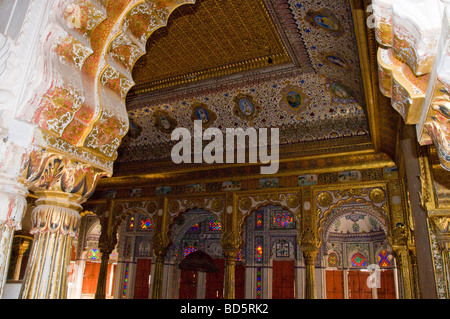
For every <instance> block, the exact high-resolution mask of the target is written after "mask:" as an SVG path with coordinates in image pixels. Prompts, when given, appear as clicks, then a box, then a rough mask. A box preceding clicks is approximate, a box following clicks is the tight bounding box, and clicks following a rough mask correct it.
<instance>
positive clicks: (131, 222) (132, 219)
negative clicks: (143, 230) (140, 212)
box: [130, 216, 134, 230]
mask: <svg viewBox="0 0 450 319" xmlns="http://www.w3.org/2000/svg"><path fill="white" fill-rule="evenodd" d="M133 228H134V217H133V216H132V217H131V218H130V230H132V229H133Z"/></svg>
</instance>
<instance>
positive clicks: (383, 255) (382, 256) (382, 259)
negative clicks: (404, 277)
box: [378, 250, 391, 267]
mask: <svg viewBox="0 0 450 319" xmlns="http://www.w3.org/2000/svg"><path fill="white" fill-rule="evenodd" d="M378 265H379V266H380V267H389V266H391V260H390V254H389V252H388V251H386V250H382V251H380V253H379V254H378Z"/></svg>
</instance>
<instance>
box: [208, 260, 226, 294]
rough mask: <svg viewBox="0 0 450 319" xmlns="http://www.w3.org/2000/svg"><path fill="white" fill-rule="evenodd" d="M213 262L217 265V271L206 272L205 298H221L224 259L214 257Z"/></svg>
mask: <svg viewBox="0 0 450 319" xmlns="http://www.w3.org/2000/svg"><path fill="white" fill-rule="evenodd" d="M214 262H215V263H216V265H217V266H218V267H219V271H218V272H213V273H211V272H209V273H206V291H205V299H223V282H224V276H225V260H224V259H214Z"/></svg>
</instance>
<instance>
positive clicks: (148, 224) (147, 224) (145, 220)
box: [141, 217, 153, 229]
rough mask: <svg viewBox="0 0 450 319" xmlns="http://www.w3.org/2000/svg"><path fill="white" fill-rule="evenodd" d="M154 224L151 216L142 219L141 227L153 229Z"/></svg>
mask: <svg viewBox="0 0 450 319" xmlns="http://www.w3.org/2000/svg"><path fill="white" fill-rule="evenodd" d="M152 228H153V224H152V222H151V220H150V217H147V218H142V219H141V229H152Z"/></svg>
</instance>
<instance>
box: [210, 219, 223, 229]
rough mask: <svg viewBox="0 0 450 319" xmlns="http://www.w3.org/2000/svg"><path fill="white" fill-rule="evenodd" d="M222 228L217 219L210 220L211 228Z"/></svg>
mask: <svg viewBox="0 0 450 319" xmlns="http://www.w3.org/2000/svg"><path fill="white" fill-rule="evenodd" d="M221 229H222V224H220V222H218V221H217V220H210V221H209V230H213V231H218V230H221Z"/></svg>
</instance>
